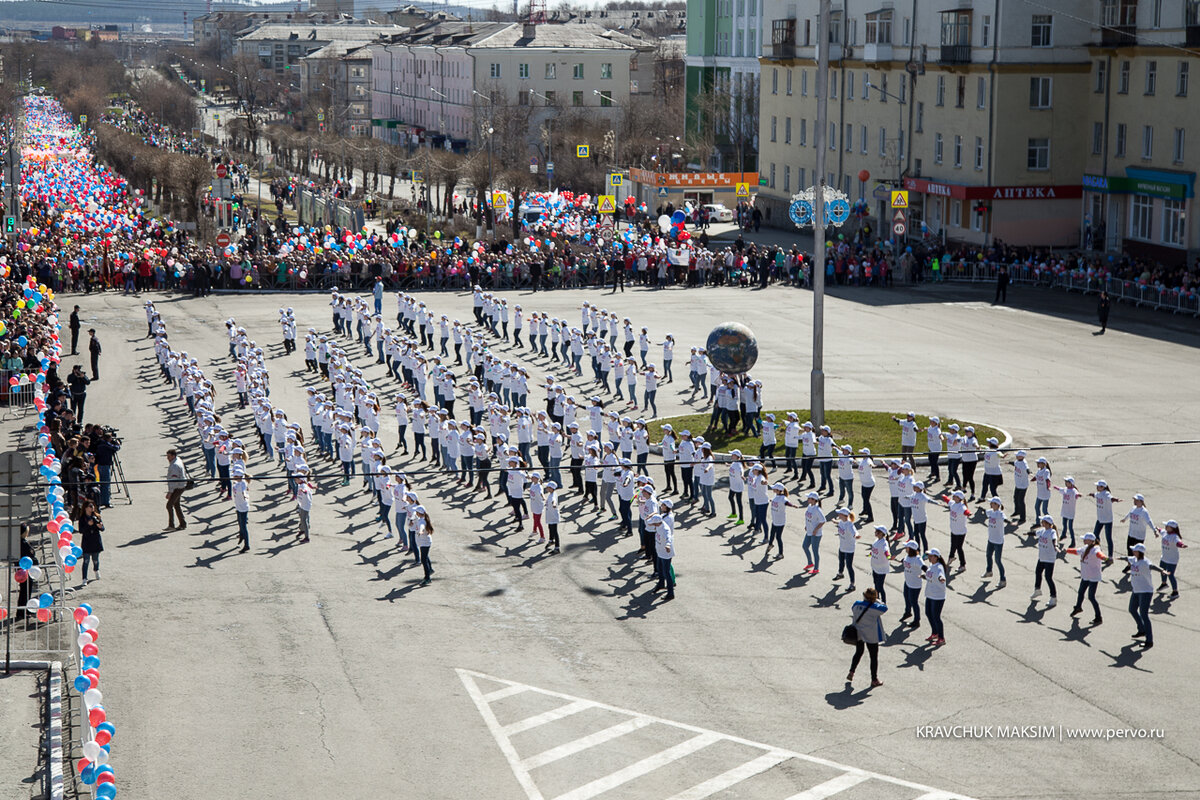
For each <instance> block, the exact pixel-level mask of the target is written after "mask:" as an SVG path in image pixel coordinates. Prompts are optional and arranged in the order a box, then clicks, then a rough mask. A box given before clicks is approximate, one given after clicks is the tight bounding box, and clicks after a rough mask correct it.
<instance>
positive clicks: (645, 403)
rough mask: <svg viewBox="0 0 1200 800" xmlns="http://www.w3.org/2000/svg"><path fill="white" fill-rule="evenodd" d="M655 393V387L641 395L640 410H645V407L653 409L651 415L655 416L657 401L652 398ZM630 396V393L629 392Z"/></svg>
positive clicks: (656, 413) (656, 392) (656, 393)
mask: <svg viewBox="0 0 1200 800" xmlns="http://www.w3.org/2000/svg"><path fill="white" fill-rule="evenodd" d="M657 395H658V390H657V389H655V390H654V391H653V392H646V393H645V394H643V395H642V410H643V411H645V410H647V409H650V410H653V411H654V414H653V416H655V417H657V416H658V403H656V402H655V400H654V398H655V397H656V396H657ZM631 396H632V394H631Z"/></svg>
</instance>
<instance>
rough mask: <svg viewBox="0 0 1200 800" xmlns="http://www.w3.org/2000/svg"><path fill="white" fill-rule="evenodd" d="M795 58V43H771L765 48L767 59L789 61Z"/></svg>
mask: <svg viewBox="0 0 1200 800" xmlns="http://www.w3.org/2000/svg"><path fill="white" fill-rule="evenodd" d="M795 57H796V43H795V42H771V44H770V45H769V46H768V47H767V58H775V59H791V58H795Z"/></svg>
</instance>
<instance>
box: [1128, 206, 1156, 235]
mask: <svg viewBox="0 0 1200 800" xmlns="http://www.w3.org/2000/svg"><path fill="white" fill-rule="evenodd" d="M1153 237H1154V198H1153V197H1150V196H1149V195H1144V194H1135V195H1132V196H1131V197H1130V199H1129V238H1130V239H1140V240H1141V241H1144V242H1148V241H1151V240H1152V239H1153Z"/></svg>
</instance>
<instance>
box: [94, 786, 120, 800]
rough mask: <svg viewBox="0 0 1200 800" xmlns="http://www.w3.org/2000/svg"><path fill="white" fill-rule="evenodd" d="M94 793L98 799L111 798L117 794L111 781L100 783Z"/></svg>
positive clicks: (111, 799)
mask: <svg viewBox="0 0 1200 800" xmlns="http://www.w3.org/2000/svg"><path fill="white" fill-rule="evenodd" d="M95 795H96V797H98V798H100V800H113V798H114V797H116V796H117V787H116V786H113V785H112V784H111V783H102V784H100V785H99V786H97V787H96V791H95Z"/></svg>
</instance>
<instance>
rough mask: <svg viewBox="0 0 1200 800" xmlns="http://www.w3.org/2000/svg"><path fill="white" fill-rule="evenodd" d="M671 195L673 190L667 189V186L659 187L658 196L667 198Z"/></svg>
mask: <svg viewBox="0 0 1200 800" xmlns="http://www.w3.org/2000/svg"><path fill="white" fill-rule="evenodd" d="M670 194H671V190H670V189H668V188H667V187H665V186H660V187H658V196H659V197H667V196H668V195H670Z"/></svg>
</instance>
